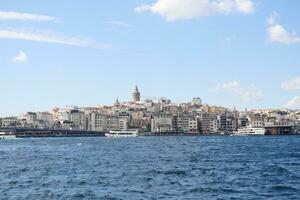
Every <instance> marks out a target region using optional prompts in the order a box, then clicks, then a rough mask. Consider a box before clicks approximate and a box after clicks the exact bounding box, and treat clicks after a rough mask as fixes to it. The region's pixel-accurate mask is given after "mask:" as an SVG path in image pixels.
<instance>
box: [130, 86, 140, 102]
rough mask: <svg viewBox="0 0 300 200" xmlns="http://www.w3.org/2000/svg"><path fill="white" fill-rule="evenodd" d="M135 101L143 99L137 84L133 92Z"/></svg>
mask: <svg viewBox="0 0 300 200" xmlns="http://www.w3.org/2000/svg"><path fill="white" fill-rule="evenodd" d="M132 98H133V102H139V101H140V100H141V93H140V91H139V89H138V87H137V85H136V86H135V89H134V92H133V93H132Z"/></svg>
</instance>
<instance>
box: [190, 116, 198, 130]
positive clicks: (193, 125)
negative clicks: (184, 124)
mask: <svg viewBox="0 0 300 200" xmlns="http://www.w3.org/2000/svg"><path fill="white" fill-rule="evenodd" d="M188 132H190V133H197V132H198V122H197V120H194V119H192V118H190V119H189V131H188Z"/></svg>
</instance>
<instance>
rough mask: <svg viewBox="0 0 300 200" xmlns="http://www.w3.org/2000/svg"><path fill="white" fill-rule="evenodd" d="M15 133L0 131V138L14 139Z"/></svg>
mask: <svg viewBox="0 0 300 200" xmlns="http://www.w3.org/2000/svg"><path fill="white" fill-rule="evenodd" d="M15 138H16V135H14V134H11V133H6V132H0V140H3V139H15Z"/></svg>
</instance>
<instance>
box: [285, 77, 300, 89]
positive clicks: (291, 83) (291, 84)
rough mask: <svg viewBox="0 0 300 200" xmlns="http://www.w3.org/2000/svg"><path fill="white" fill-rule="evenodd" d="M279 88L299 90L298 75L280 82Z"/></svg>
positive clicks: (299, 78)
mask: <svg viewBox="0 0 300 200" xmlns="http://www.w3.org/2000/svg"><path fill="white" fill-rule="evenodd" d="M281 88H282V89H284V90H299V89H300V77H295V78H292V79H290V80H287V81H285V82H283V83H282V84H281Z"/></svg>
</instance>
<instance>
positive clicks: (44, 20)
mask: <svg viewBox="0 0 300 200" xmlns="http://www.w3.org/2000/svg"><path fill="white" fill-rule="evenodd" d="M220 2H221V3H223V4H216V2H215V1H208V0H186V1H183V0H151V1H150V0H131V1H120V0H119V1H117V0H110V1H99V0H89V1H83V0H76V1H71V0H59V1H58V0H51V1H50V0H46V1H40V0H27V1H20V0H3V1H1V5H0V46H1V48H0V67H1V79H0V83H1V86H2V87H1V89H2V92H1V94H2V98H1V100H0V101H1V102H0V116H5V115H13V114H20V113H24V112H26V111H39V110H41V111H43V110H49V109H51V108H53V107H56V106H58V107H64V106H65V105H78V106H94V105H99V104H112V103H113V102H114V101H115V99H116V97H119V99H120V100H121V101H127V100H130V99H131V92H132V90H133V89H134V85H135V84H138V86H139V88H140V90H141V92H142V95H143V96H148V97H168V98H170V99H171V100H173V101H175V102H184V101H189V100H190V99H191V98H193V97H197V96H199V97H201V98H202V99H203V101H204V102H205V103H209V104H212V105H224V106H227V107H233V106H236V107H237V108H239V109H245V108H249V109H252V108H284V107H288V108H293V109H297V108H300V57H299V52H300V22H299V20H298V19H300V13H299V12H298V10H299V8H300V2H299V1H298V0H286V1H274V0H265V1H258V0H221V1H219V3H220ZM224 5H225V6H224ZM182 8H184V9H182Z"/></svg>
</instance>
